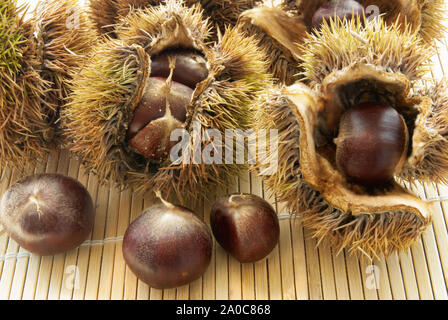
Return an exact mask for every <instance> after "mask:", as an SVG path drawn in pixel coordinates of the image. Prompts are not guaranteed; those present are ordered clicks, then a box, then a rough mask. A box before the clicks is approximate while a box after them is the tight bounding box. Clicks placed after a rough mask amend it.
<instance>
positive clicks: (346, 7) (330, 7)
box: [311, 0, 364, 29]
mask: <svg viewBox="0 0 448 320" xmlns="http://www.w3.org/2000/svg"><path fill="white" fill-rule="evenodd" d="M363 12H364V8H363V6H362V5H361V4H360V3H359V2H357V1H354V0H332V1H330V2H329V3H328V4H326V5H323V6H321V7H320V8H319V9H317V11H316V12H315V13H314V15H313V19H312V22H311V23H312V27H313V28H315V29H320V27H321V25H322V24H323V23H324V21H327V23H328V22H330V19H334V18H335V16H336V17H338V18H340V19H341V20H343V19H346V20H351V19H353V18H356V17H357V16H359V17H362V16H363Z"/></svg>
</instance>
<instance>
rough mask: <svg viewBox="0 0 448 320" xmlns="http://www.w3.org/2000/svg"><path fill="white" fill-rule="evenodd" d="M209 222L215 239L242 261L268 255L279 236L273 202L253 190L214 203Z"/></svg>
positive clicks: (253, 260) (256, 259) (255, 259)
mask: <svg viewBox="0 0 448 320" xmlns="http://www.w3.org/2000/svg"><path fill="white" fill-rule="evenodd" d="M210 225H211V228H212V232H213V235H214V236H215V239H216V241H217V242H218V243H219V244H220V245H221V246H222V247H223V248H224V250H226V251H227V252H228V253H230V254H231V255H232V256H234V257H235V258H236V259H237V260H238V261H240V262H243V263H244V262H255V261H258V260H261V259H263V258H265V257H266V256H267V255H268V254H269V253H270V252H271V251H272V250H273V249H274V248H275V246H276V245H277V243H278V241H279V236H280V226H279V223H278V217H277V214H276V212H275V210H274V209H273V208H272V206H271V205H270V204H269V203H268V202H267V201H266V200H264V199H262V198H260V197H258V196H256V195H253V194H231V195H227V196H225V197H222V198H220V199H218V200H217V201H216V202H215V203H214V205H213V206H212V209H211V213H210Z"/></svg>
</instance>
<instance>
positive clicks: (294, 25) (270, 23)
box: [239, 5, 306, 85]
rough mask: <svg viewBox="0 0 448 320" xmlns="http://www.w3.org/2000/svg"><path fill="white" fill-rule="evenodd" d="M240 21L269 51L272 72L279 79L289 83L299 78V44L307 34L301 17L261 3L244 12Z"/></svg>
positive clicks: (281, 81) (247, 31)
mask: <svg viewBox="0 0 448 320" xmlns="http://www.w3.org/2000/svg"><path fill="white" fill-rule="evenodd" d="M239 24H240V25H242V26H243V27H244V29H245V32H246V33H247V34H249V35H253V36H255V37H257V39H258V41H259V42H260V46H261V47H262V48H263V49H264V50H265V51H266V52H268V53H269V61H270V62H271V65H270V71H271V73H272V74H273V75H274V77H275V78H276V79H277V81H279V82H280V83H284V84H287V85H290V84H293V83H294V82H296V81H298V80H299V73H300V71H301V70H300V68H299V63H298V56H299V55H300V52H299V50H298V47H297V45H296V43H297V42H300V41H301V39H302V38H304V37H305V35H306V29H305V28H304V27H303V26H304V25H303V22H302V19H301V18H299V17H297V16H295V15H294V14H291V12H286V11H284V9H283V8H280V7H268V6H265V5H262V6H259V7H257V8H254V9H251V10H248V11H245V12H244V13H243V14H242V15H241V17H240V20H239Z"/></svg>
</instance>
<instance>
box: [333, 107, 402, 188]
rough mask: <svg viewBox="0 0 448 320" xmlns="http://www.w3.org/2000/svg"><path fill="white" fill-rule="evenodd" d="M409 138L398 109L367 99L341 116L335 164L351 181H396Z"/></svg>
mask: <svg viewBox="0 0 448 320" xmlns="http://www.w3.org/2000/svg"><path fill="white" fill-rule="evenodd" d="M408 140H409V133H408V129H407V126H406V123H405V121H404V119H403V117H402V116H401V115H400V114H399V113H398V112H397V110H395V109H394V108H392V107H391V106H389V105H386V104H383V103H380V102H365V103H362V104H360V105H357V106H355V107H352V108H350V109H349V110H348V111H347V112H346V113H345V114H344V115H343V116H342V119H341V121H340V125H339V135H338V137H337V138H336V139H335V144H336V164H337V166H338V168H339V170H340V172H342V173H343V174H344V175H345V177H346V178H347V179H348V180H349V181H351V182H354V183H358V184H360V185H364V186H368V187H375V186H382V185H385V184H387V183H388V182H390V181H391V180H393V177H394V175H395V173H396V172H397V170H398V169H399V168H400V166H401V165H402V164H403V161H404V158H405V156H406V154H407V152H408Z"/></svg>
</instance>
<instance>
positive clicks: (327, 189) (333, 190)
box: [253, 84, 430, 257]
mask: <svg viewBox="0 0 448 320" xmlns="http://www.w3.org/2000/svg"><path fill="white" fill-rule="evenodd" d="M264 101H265V103H264V104H262V105H260V106H259V108H257V110H256V112H255V113H254V115H255V116H254V122H253V123H254V126H255V128H256V130H261V129H264V130H269V129H278V130H279V136H278V138H279V144H278V159H279V160H278V170H277V171H276V172H275V173H274V174H273V175H271V176H264V182H265V185H266V186H267V187H268V189H269V190H270V191H271V192H274V193H275V195H276V196H277V197H278V200H279V201H281V202H285V204H286V207H287V210H288V211H289V212H290V213H291V214H293V215H297V216H298V218H299V219H300V220H301V221H302V223H303V225H304V226H305V227H306V228H309V229H310V230H311V232H312V235H313V236H314V237H315V238H316V239H317V240H318V243H320V242H321V241H322V240H324V239H328V240H329V242H330V243H331V245H332V246H333V247H334V248H335V249H336V250H337V251H338V252H341V251H342V250H343V249H348V250H349V252H352V253H354V254H360V253H362V254H364V255H367V256H368V257H375V256H378V255H381V254H385V255H388V254H391V253H392V252H394V251H399V250H403V249H405V248H408V247H409V246H410V245H411V244H412V243H413V242H415V240H416V239H418V237H419V236H420V235H421V234H422V232H423V231H424V230H425V228H426V227H427V226H428V224H429V223H430V214H429V210H428V207H427V205H426V204H425V203H424V202H422V201H420V200H419V199H417V198H416V197H415V196H414V195H412V194H410V193H409V192H407V191H406V190H404V189H402V188H400V187H399V186H395V187H393V188H391V189H390V190H389V191H388V192H387V193H386V194H382V193H378V194H376V195H373V194H371V195H366V194H357V193H352V192H350V191H349V189H347V188H346V187H344V186H343V183H341V181H342V179H341V178H340V176H338V174H337V173H336V172H334V171H333V170H332V169H331V164H330V163H328V162H327V160H325V158H324V157H321V156H320V155H319V153H317V152H316V151H317V149H318V148H317V143H318V142H317V141H316V145H314V143H315V142H314V137H313V132H314V131H315V126H316V124H317V123H318V117H317V112H318V110H319V109H320V108H321V107H319V105H320V103H321V101H320V99H319V98H318V97H317V96H316V94H315V93H314V92H312V91H311V90H310V89H308V88H307V87H305V86H303V85H301V84H296V85H294V86H291V87H284V88H272V89H271V91H269V92H268V94H267V97H265V99H264ZM268 149H269V148H268ZM268 156H269V155H268ZM263 169H264V166H263V165H262V164H259V165H258V166H257V168H256V170H257V171H259V170H263ZM338 198H339V199H338Z"/></svg>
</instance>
